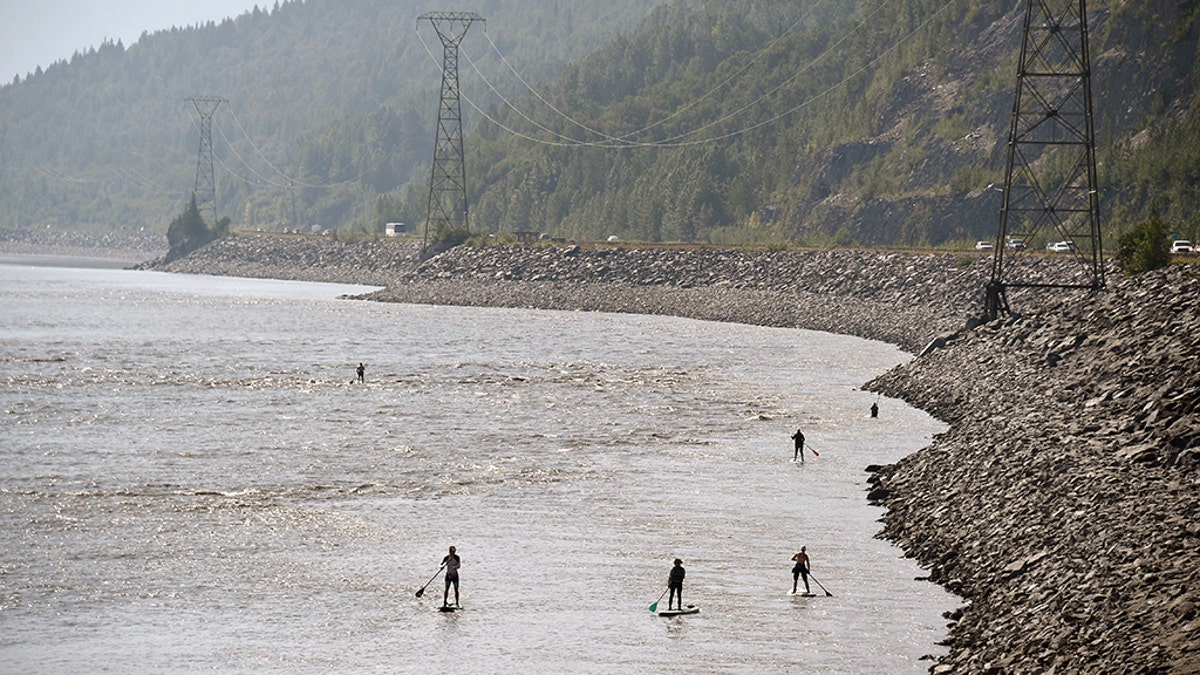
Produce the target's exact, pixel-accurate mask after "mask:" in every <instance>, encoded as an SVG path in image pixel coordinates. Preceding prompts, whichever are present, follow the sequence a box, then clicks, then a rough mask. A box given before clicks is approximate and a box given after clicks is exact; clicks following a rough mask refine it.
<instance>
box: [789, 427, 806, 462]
mask: <svg viewBox="0 0 1200 675" xmlns="http://www.w3.org/2000/svg"><path fill="white" fill-rule="evenodd" d="M792 440H793V441H796V452H795V454H793V455H792V461H793V462H794V461H796V460H797V459H799V460H800V461H801V462H803V461H804V433H803V432H801V431H800V430H799V429H797V430H796V433H794V434H792Z"/></svg>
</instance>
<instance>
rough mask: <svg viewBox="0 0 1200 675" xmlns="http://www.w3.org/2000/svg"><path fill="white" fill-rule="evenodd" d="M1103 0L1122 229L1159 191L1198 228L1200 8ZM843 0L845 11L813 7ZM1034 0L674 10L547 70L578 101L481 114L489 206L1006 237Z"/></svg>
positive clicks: (1105, 195)
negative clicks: (1005, 187) (1024, 51)
mask: <svg viewBox="0 0 1200 675" xmlns="http://www.w3.org/2000/svg"><path fill="white" fill-rule="evenodd" d="M1049 4H1050V5H1053V6H1058V5H1063V4H1065V3H1063V2H1058V3H1054V2H1052V3H1049ZM1089 4H1090V7H1089V19H1090V21H1089V25H1090V30H1091V40H1090V43H1091V50H1092V55H1093V59H1092V62H1093V82H1092V86H1093V91H1094V104H1095V113H1096V119H1095V128H1096V130H1097V140H1098V146H1099V148H1098V156H1099V164H1100V168H1099V173H1100V184H1101V187H1102V191H1101V198H1102V213H1103V215H1104V220H1105V222H1106V224H1107V228H1108V229H1109V231H1110V236H1108V237H1107V239H1108V241H1109V242H1112V243H1115V237H1114V236H1111V232H1112V231H1113V230H1116V229H1119V228H1122V227H1127V226H1128V225H1129V224H1130V223H1131V222H1135V221H1136V220H1137V219H1140V218H1143V217H1144V216H1145V215H1146V214H1147V213H1148V211H1149V210H1150V208H1152V207H1153V208H1157V210H1158V211H1159V212H1160V213H1161V214H1163V216H1164V217H1165V218H1167V219H1168V220H1169V221H1170V222H1171V223H1172V226H1173V227H1174V229H1176V230H1177V232H1178V233H1179V234H1181V235H1191V236H1194V235H1196V234H1197V226H1198V225H1200V219H1198V217H1197V214H1196V210H1195V204H1196V203H1197V202H1198V198H1200V182H1198V180H1197V178H1198V177H1200V127H1198V125H1197V119H1196V113H1197V107H1196V106H1197V100H1196V88H1195V87H1196V85H1195V83H1196V74H1197V73H1196V69H1197V67H1198V66H1200V60H1198V56H1200V55H1198V53H1197V25H1196V19H1197V12H1198V7H1200V6H1198V5H1197V3H1195V2H1156V3H1127V2H1092V3H1089ZM822 7H833V8H835V9H830V10H829V11H828V12H827V13H825V14H823V15H821V16H820V20H818V21H812V20H809V19H810V17H809V15H808V12H813V11H819V10H820V9H821V8H822ZM1023 9H1024V3H1023V2H1017V1H1010V2H1005V3H995V2H987V1H984V0H949V1H947V0H904V1H903V2H882V1H879V0H875V1H871V0H868V1H866V2H862V3H857V4H853V3H851V4H840V3H832V4H831V3H820V2H817V3H815V4H812V5H811V6H810V5H809V4H808V3H788V4H787V6H781V5H780V3H770V2H756V1H754V0H746V1H741V2H728V1H726V2H707V3H700V4H699V5H698V6H697V7H695V8H682V7H673V8H671V9H669V10H668V9H663V8H660V9H659V10H658V11H656V12H655V13H654V15H653V19H652V21H650V22H649V26H648V28H647V29H646V30H644V31H643V32H641V33H639V34H638V35H637V36H635V37H633V38H631V39H628V40H627V39H624V38H618V40H617V41H616V42H614V43H612V44H610V45H608V46H606V47H605V48H603V49H602V50H600V51H598V52H597V53H596V54H593V55H592V56H590V57H589V58H588V59H586V60H584V61H582V62H581V63H579V64H573V65H572V66H570V67H568V68H566V69H565V70H564V71H563V72H562V73H561V74H560V75H559V77H558V78H557V79H555V80H554V81H553V82H552V83H549V84H548V85H546V87H545V88H544V91H543V92H542V94H541V95H542V96H544V97H545V98H546V99H548V100H550V101H553V102H555V107H556V108H558V109H560V110H563V111H565V112H567V113H568V116H569V117H570V119H567V116H560V115H557V114H555V113H554V112H553V111H552V110H550V109H548V106H546V105H544V104H543V103H542V102H541V101H539V100H537V99H535V98H532V97H527V98H525V99H523V100H521V101H517V102H514V105H513V106H512V107H502V108H500V109H498V110H497V111H496V114H495V122H491V121H489V122H485V123H484V124H483V125H482V126H481V128H480V129H479V133H478V134H477V135H476V136H475V137H473V138H472V139H470V146H471V147H472V148H473V152H474V154H473V157H474V158H475V161H474V164H473V171H474V173H473V174H472V175H473V177H474V181H473V183H472V194H473V195H474V199H475V210H474V218H475V221H474V222H475V223H476V224H477V225H478V226H479V227H481V228H484V229H491V230H499V231H505V230H512V229H533V230H545V231H548V232H551V233H553V234H557V235H562V236H566V237H578V238H584V239H597V238H603V237H605V236H608V235H614V234H615V235H618V236H620V237H621V238H630V239H647V240H652V241H659V240H666V241H685V242H717V243H775V242H789V243H807V244H816V245H828V244H837V243H840V244H854V243H857V244H863V245H880V244H887V245H896V244H903V245H918V246H921V245H940V244H944V243H947V242H952V243H954V242H957V243H959V244H960V245H970V244H969V243H970V242H974V241H975V240H976V239H989V238H991V237H992V236H994V234H995V231H996V227H997V214H998V211H999V207H1000V193H999V192H998V191H996V190H989V189H988V186H989V185H990V184H999V183H1001V182H1002V180H1003V170H1004V161H1005V155H1006V152H1005V148H1006V144H1007V137H1008V130H1009V121H1010V119H1011V108H1012V99H1013V87H1014V82H1015V76H1016V64H1017V57H1018V50H1019V47H1020V38H1021V22H1022V16H1023V14H1022V13H1023ZM648 73H653V74H655V77H653V78H651V77H647V74H648ZM531 120H536V124H534V123H533V122H531ZM597 130H603V131H604V132H605V133H606V134H608V135H607V136H601V135H598V134H597V133H594V132H595V131H597ZM514 132H516V133H514ZM530 139H537V142H531V140H530ZM414 196H416V195H414ZM418 201H419V200H417V201H414V202H413V203H414V204H416V203H417V202H418ZM1038 245H1041V242H1039V243H1038Z"/></svg>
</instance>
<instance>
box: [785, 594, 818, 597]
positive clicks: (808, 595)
mask: <svg viewBox="0 0 1200 675" xmlns="http://www.w3.org/2000/svg"><path fill="white" fill-rule="evenodd" d="M788 595H794V596H796V597H797V598H815V597H817V594H816V593H788Z"/></svg>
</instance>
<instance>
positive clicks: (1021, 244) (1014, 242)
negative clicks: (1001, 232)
mask: <svg viewBox="0 0 1200 675" xmlns="http://www.w3.org/2000/svg"><path fill="white" fill-rule="evenodd" d="M1004 247H1005V248H1007V249H1008V250H1010V251H1024V250H1025V240H1024V239H1009V240H1008V241H1006V242H1004Z"/></svg>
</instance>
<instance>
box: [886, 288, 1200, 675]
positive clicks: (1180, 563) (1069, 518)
mask: <svg viewBox="0 0 1200 675" xmlns="http://www.w3.org/2000/svg"><path fill="white" fill-rule="evenodd" d="M1190 268H1191V266H1186V267H1183V266H1180V267H1174V268H1171V269H1169V270H1160V271H1156V272H1151V273H1147V274H1143V275H1139V276H1137V277H1132V278H1124V277H1121V276H1119V275H1113V276H1112V277H1111V278H1110V282H1109V284H1110V288H1109V290H1108V291H1106V292H1102V293H1098V294H1096V295H1094V296H1092V295H1085V296H1082V297H1073V298H1069V299H1068V298H1062V297H1059V298H1056V299H1054V300H1052V301H1049V302H1046V303H1045V304H1044V305H1043V306H1040V307H1038V308H1037V310H1036V312H1033V313H1029V314H1028V315H1026V316H1022V317H1016V318H1008V319H1004V320H1000V321H996V322H993V323H991V324H987V325H985V326H982V327H980V328H978V329H976V330H974V331H970V332H965V333H963V334H961V335H960V336H958V337H957V338H956V339H954V340H951V341H950V342H949V344H947V345H946V347H945V348H943V349H940V350H938V351H935V352H932V353H930V354H927V355H925V356H923V357H922V358H919V359H916V360H913V361H911V362H909V363H907V364H905V365H902V366H899V367H897V368H896V369H894V370H892V371H891V372H889V373H887V374H885V375H883V376H882V377H880V378H878V379H876V380H875V381H873V382H871V383H870V384H869V385H868V388H869V389H872V390H875V391H879V392H882V393H885V394H887V395H890V396H898V397H901V398H904V399H907V400H908V401H910V402H911V403H913V404H914V405H916V406H918V407H920V408H922V409H924V410H926V411H928V412H930V413H931V414H933V415H935V416H937V417H939V418H941V419H943V420H945V421H947V422H949V423H950V424H951V427H950V430H949V431H947V432H946V433H945V434H943V435H941V436H940V437H938V438H937V439H935V441H934V443H933V444H932V445H931V446H930V447H928V448H925V449H923V450H921V451H919V452H916V453H914V454H912V455H910V456H908V457H906V458H905V459H903V460H901V461H900V462H898V463H897V464H895V465H893V466H889V467H885V468H883V469H882V470H881V471H879V472H878V473H876V474H875V475H874V476H873V477H872V483H873V486H874V489H873V490H872V492H871V497H872V498H873V499H874V500H875V501H877V502H878V503H881V504H882V505H884V506H886V507H887V508H888V512H887V515H886V516H885V518H884V523H885V528H884V532H883V535H884V536H885V537H886V538H888V539H891V540H893V541H895V542H896V543H898V544H899V545H900V546H901V547H902V548H903V549H904V550H905V551H906V553H907V554H909V555H911V556H914V557H916V558H917V559H918V560H920V561H921V563H922V564H923V565H924V566H926V567H927V568H928V569H929V570H930V577H931V579H932V580H934V581H936V582H938V583H940V584H943V585H945V586H947V587H948V588H949V589H950V590H952V591H953V592H955V593H957V594H959V595H961V596H963V597H964V598H965V599H966V600H967V601H968V604H967V605H966V606H965V608H964V609H963V610H962V611H961V615H958V614H956V616H955V617H951V618H954V619H957V620H956V622H955V623H954V625H953V628H952V631H951V635H950V639H949V645H950V646H951V652H950V653H949V654H948V655H947V656H946V657H944V658H943V659H942V660H941V662H940V663H939V665H938V667H937V668H936V669H935V672H947V673H980V672H989V673H1034V672H1037V673H1050V672H1055V673H1197V672H1200V584H1198V583H1197V579H1200V576H1198V570H1200V276H1198V270H1195V269H1190Z"/></svg>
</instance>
